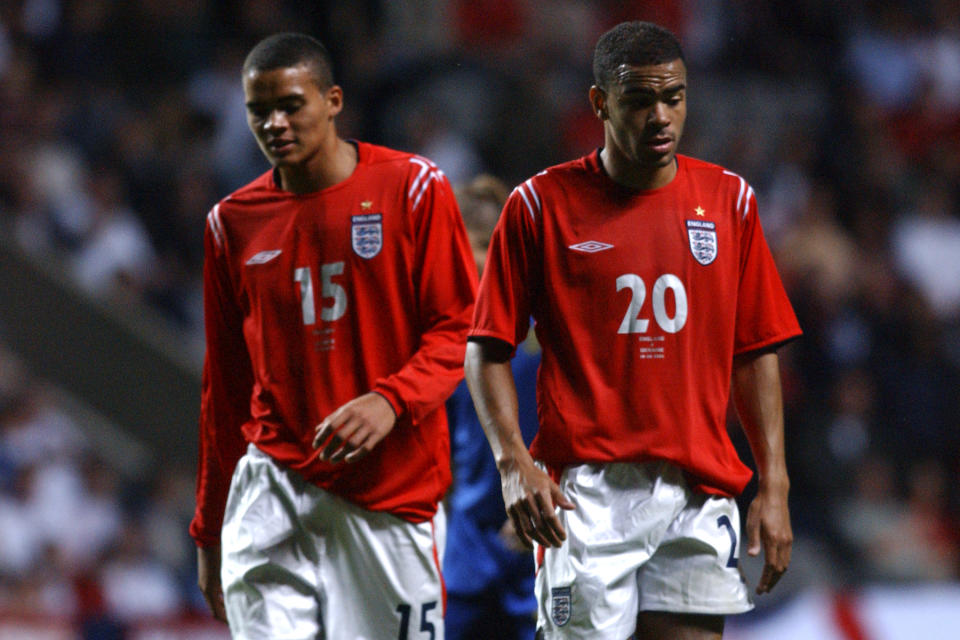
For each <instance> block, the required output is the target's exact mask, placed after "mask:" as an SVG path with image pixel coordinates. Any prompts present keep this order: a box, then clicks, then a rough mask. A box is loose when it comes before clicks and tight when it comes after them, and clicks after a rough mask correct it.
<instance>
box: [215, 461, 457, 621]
mask: <svg viewBox="0 0 960 640" xmlns="http://www.w3.org/2000/svg"><path fill="white" fill-rule="evenodd" d="M445 534H446V531H445V520H444V515H443V511H442V510H440V511H438V512H437V515H436V516H435V517H434V518H433V520H432V521H428V522H423V523H420V524H413V523H410V522H407V521H406V520H403V519H401V518H398V517H396V516H394V515H391V514H389V513H382V512H374V511H367V510H365V509H361V508H360V507H357V506H356V505H354V504H351V503H349V502H347V501H345V500H343V499H341V498H338V497H337V496H335V495H333V494H331V493H328V492H326V491H323V490H322V489H320V488H318V487H317V486H315V485H313V484H310V483H308V482H306V481H305V480H303V478H302V477H301V476H300V475H299V474H297V473H296V472H294V471H291V470H289V469H286V468H284V467H282V466H280V465H278V464H276V463H275V462H274V461H273V460H272V459H271V458H270V457H269V456H267V455H266V454H264V453H263V452H261V451H260V450H259V449H257V448H256V447H254V446H253V445H251V446H250V447H249V448H248V450H247V454H246V455H245V456H243V457H242V458H241V459H240V461H239V462H238V464H237V468H236V470H235V471H234V474H233V479H232V481H231V484H230V493H229V497H228V499H227V507H226V511H225V516H224V523H223V532H222V535H221V544H222V552H223V564H222V569H221V578H222V581H223V591H224V601H225V603H226V608H227V619H228V620H229V622H230V630H231V632H232V634H233V637H234V638H240V639H245V640H263V639H264V638H271V639H273V640H317V639H320V640H359V639H365V640H385V639H390V640H392V639H394V638H396V639H399V640H402V639H406V640H443V614H444V592H443V582H442V579H441V574H440V566H441V562H442V560H443V558H442V557H441V555H440V550H441V549H443V548H444V536H445Z"/></svg>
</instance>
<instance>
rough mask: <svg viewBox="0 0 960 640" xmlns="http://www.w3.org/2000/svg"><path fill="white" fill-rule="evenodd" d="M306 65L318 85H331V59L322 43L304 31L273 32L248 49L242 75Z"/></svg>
mask: <svg viewBox="0 0 960 640" xmlns="http://www.w3.org/2000/svg"><path fill="white" fill-rule="evenodd" d="M301 64H305V65H307V66H308V67H309V68H310V70H311V71H312V72H313V75H314V77H315V78H316V81H317V85H319V86H320V87H321V88H326V87H329V86H332V85H333V84H334V82H333V62H332V60H331V58H330V52H329V51H327V48H326V47H325V46H323V43H322V42H320V41H319V40H317V39H316V38H314V37H311V36H308V35H306V34H305V33H276V34H274V35H272V36H267V37H266V38H264V39H263V40H261V41H260V42H258V43H257V44H256V46H254V47H253V49H251V50H250V53H248V54H247V58H246V60H244V61H243V74H244V75H246V74H247V73H248V72H249V71H251V70H253V69H256V70H257V71H271V70H273V69H283V68H285V67H296V66H297V65H301Z"/></svg>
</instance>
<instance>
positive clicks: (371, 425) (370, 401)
mask: <svg viewBox="0 0 960 640" xmlns="http://www.w3.org/2000/svg"><path fill="white" fill-rule="evenodd" d="M396 423H397V414H395V413H394V412H393V406H391V404H390V403H389V402H387V399H386V398H384V397H383V396H382V395H380V394H379V393H374V392H370V393H365V394H364V395H362V396H360V397H359V398H354V399H353V400H351V401H350V402H348V403H346V404H345V405H343V406H342V407H340V408H339V409H337V410H336V411H334V412H333V413H331V414H330V415H329V416H327V417H326V418H324V419H323V422H321V423H320V424H318V425H317V429H316V435H315V436H314V438H313V448H314V449H319V448H320V447H321V446H322V447H323V451H321V452H320V459H321V460H324V461H326V462H334V463H337V462H355V461H357V460H359V459H360V458H363V457H364V456H366V455H367V454H369V453H370V452H371V451H372V450H373V448H374V447H375V446H377V443H378V442H380V441H381V440H383V438H384V437H385V436H386V435H387V434H388V433H390V431H391V430H392V429H393V425H395V424H396Z"/></svg>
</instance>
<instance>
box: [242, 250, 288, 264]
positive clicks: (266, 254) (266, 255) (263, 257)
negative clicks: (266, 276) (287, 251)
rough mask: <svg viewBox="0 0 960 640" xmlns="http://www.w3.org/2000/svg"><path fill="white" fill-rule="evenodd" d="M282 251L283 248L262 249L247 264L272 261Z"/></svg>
mask: <svg viewBox="0 0 960 640" xmlns="http://www.w3.org/2000/svg"><path fill="white" fill-rule="evenodd" d="M281 253H282V250H281V249H271V250H270V251H261V252H260V253H256V254H254V255H253V256H252V257H251V258H250V259H249V260H247V264H263V263H264V262H270V261H271V260H273V259H274V258H276V257H277V256H278V255H280V254H281Z"/></svg>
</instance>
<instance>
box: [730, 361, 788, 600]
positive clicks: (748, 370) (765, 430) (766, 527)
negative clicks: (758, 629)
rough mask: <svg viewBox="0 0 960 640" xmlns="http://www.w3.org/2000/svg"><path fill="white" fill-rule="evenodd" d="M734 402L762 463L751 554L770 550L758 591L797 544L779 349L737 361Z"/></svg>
mask: <svg viewBox="0 0 960 640" xmlns="http://www.w3.org/2000/svg"><path fill="white" fill-rule="evenodd" d="M732 390H733V400H734V403H735V406H736V409H737V413H738V415H739V417H740V422H741V424H742V425H743V430H744V433H745V434H746V436H747V440H748V441H749V443H750V449H751V451H752V452H753V457H754V460H755V461H756V464H757V482H758V490H757V496H756V498H754V500H753V502H751V503H750V507H749V509H748V511H747V541H748V544H747V553H748V554H750V555H751V556H756V555H759V553H760V551H761V549H762V550H763V553H764V566H763V573H762V574H761V576H760V581H759V582H758V583H757V593H766V592H769V591H770V590H771V589H772V588H773V587H774V585H776V583H777V581H778V580H779V579H780V577H781V576H782V575H783V573H784V572H785V571H786V570H787V566H788V565H789V564H790V551H791V548H792V546H793V532H792V530H791V528H790V512H789V509H788V505H787V494H788V493H789V490H790V480H789V478H788V476H787V464H786V456H785V452H784V426H783V398H782V393H781V387H780V362H779V358H778V357H777V354H776V352H775V351H773V350H770V349H767V350H759V351H753V352H749V353H745V354H742V355H739V356H737V357H736V358H735V359H734V363H733V386H732Z"/></svg>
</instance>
